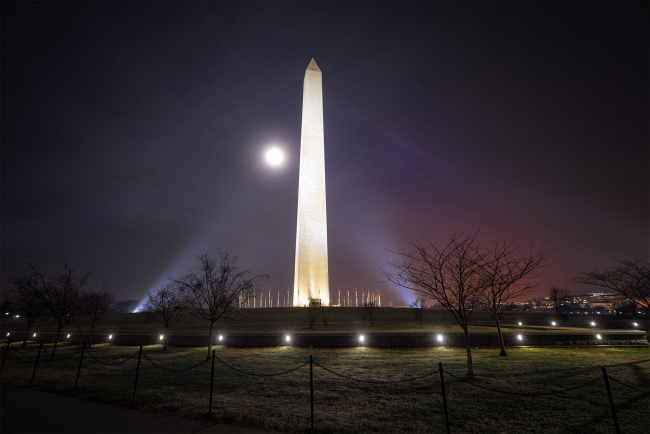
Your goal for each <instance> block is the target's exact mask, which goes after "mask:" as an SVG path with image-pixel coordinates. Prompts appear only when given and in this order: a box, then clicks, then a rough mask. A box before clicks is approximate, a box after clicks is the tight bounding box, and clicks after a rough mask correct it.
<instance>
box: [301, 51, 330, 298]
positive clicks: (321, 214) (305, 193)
mask: <svg viewBox="0 0 650 434" xmlns="http://www.w3.org/2000/svg"><path fill="white" fill-rule="evenodd" d="M328 276H329V275H328V265H327V211H326V207H325V138H324V128H323V74H322V73H321V70H320V69H319V68H318V65H317V64H316V61H314V59H311V62H310V63H309V66H308V67H307V71H306V72H305V82H304V87H303V96H302V132H301V137H300V177H299V180H298V223H297V229H296V272H295V277H294V283H293V285H294V286H293V305H294V306H306V305H307V304H308V303H309V299H310V298H312V299H320V301H321V303H322V304H324V305H329V303H330V291H329V277H328Z"/></svg>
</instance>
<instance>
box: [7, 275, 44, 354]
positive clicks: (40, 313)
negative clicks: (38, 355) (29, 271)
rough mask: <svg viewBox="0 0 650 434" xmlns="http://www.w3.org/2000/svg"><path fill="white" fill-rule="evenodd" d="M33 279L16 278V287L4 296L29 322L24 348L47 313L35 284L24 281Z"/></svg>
mask: <svg viewBox="0 0 650 434" xmlns="http://www.w3.org/2000/svg"><path fill="white" fill-rule="evenodd" d="M33 277H34V276H31V275H23V276H19V277H14V285H15V287H14V288H13V289H11V290H9V291H7V293H6V294H3V296H5V297H6V301H7V302H8V303H9V305H11V306H12V309H14V310H15V312H16V313H17V314H19V315H20V316H21V317H22V318H23V319H24V320H25V321H27V324H26V325H25V334H24V336H23V344H22V346H23V347H24V346H27V338H28V336H29V331H30V330H31V328H32V326H33V325H34V324H35V323H36V322H37V321H38V320H39V319H41V318H43V317H44V316H45V314H46V313H47V310H46V309H45V305H44V304H43V302H42V300H41V299H40V298H39V297H38V293H37V292H36V290H35V289H34V288H35V285H34V282H33V281H32V282H30V284H27V282H26V281H25V280H24V279H33Z"/></svg>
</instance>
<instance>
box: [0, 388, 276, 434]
mask: <svg viewBox="0 0 650 434" xmlns="http://www.w3.org/2000/svg"><path fill="white" fill-rule="evenodd" d="M0 432H2V433H263V432H265V431H259V430H254V429H250V428H242V427H238V426H233V425H222V424H217V423H214V422H210V421H204V420H195V419H189V418H186V417H180V416H170V415H166V414H158V413H149V412H146V411H142V410H136V409H132V408H124V407H116V406H112V405H108V404H102V403H98V402H92V401H84V400H81V399H76V398H70V397H66V396H59V395H55V394H52V393H48V392H41V391H38V390H32V389H28V388H22V387H15V386H8V385H2V386H0Z"/></svg>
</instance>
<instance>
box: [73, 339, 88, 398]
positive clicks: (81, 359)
mask: <svg viewBox="0 0 650 434" xmlns="http://www.w3.org/2000/svg"><path fill="white" fill-rule="evenodd" d="M85 352H86V344H84V345H83V346H82V347H81V357H80V358H79V367H78V368H77V378H76V380H74V389H72V391H73V392H74V393H77V384H78V383H79V374H80V373H81V363H82V362H83V361H84V353H85Z"/></svg>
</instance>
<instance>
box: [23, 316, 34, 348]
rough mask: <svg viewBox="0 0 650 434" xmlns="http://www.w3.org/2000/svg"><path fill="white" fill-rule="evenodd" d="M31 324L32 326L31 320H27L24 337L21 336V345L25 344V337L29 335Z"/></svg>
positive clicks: (24, 345)
mask: <svg viewBox="0 0 650 434" xmlns="http://www.w3.org/2000/svg"><path fill="white" fill-rule="evenodd" d="M31 326H32V321H31V320H27V328H26V329H25V337H23V345H22V346H23V347H26V346H27V337H28V336H29V329H30V328H31Z"/></svg>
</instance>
